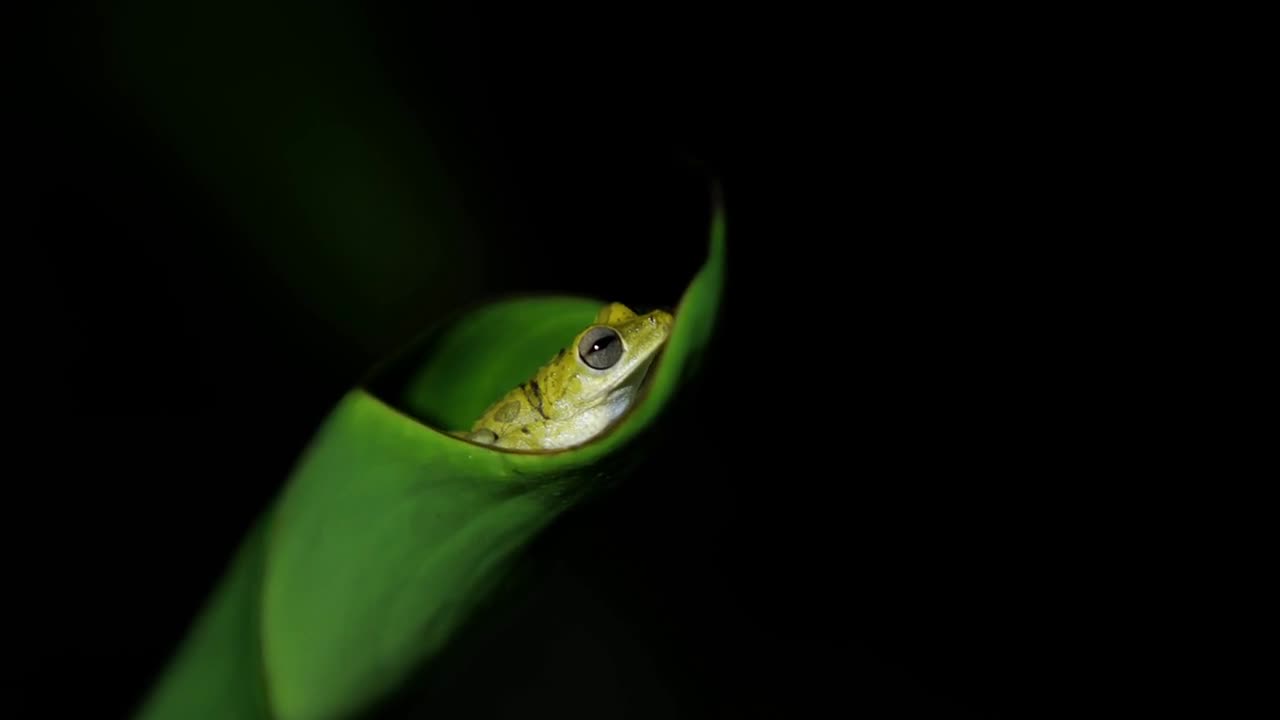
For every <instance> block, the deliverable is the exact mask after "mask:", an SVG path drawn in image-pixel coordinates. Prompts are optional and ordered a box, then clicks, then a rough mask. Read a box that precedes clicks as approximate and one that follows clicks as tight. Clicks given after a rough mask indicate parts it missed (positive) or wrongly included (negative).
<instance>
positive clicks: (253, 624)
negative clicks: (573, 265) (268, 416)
mask: <svg viewBox="0 0 1280 720" xmlns="http://www.w3.org/2000/svg"><path fill="white" fill-rule="evenodd" d="M723 222H724V221H723V217H722V215H721V214H720V213H719V212H717V214H716V215H715V217H714V220H713V226H712V232H711V238H710V244H709V250H710V252H709V254H708V257H707V260H706V262H705V264H704V265H703V266H702V268H701V269H700V270H699V272H698V273H697V275H696V276H695V277H694V278H693V280H692V282H691V283H690V284H689V286H688V287H687V289H686V291H685V293H684V295H683V296H682V297H681V298H680V300H679V303H678V305H677V306H676V307H675V308H674V310H675V318H676V320H675V324H674V326H673V328H672V335H671V338H670V340H669V341H668V345H667V347H666V349H665V350H664V351H663V353H662V355H661V356H660V357H659V359H658V360H657V361H656V363H655V365H654V366H653V369H652V370H651V373H650V378H649V380H648V382H647V386H646V388H645V390H644V391H643V392H642V394H641V396H640V398H639V399H638V401H637V402H636V403H635V405H633V407H632V408H631V410H630V411H629V412H628V413H627V414H626V415H624V416H623V417H622V418H621V420H620V421H619V422H618V423H617V424H616V425H615V426H614V427H612V428H611V429H610V430H608V431H606V433H604V434H603V435H601V436H599V437H597V438H596V439H594V440H593V441H591V442H588V443H586V444H583V445H579V446H577V447H573V448H569V449H566V450H561V451H556V452H545V453H533V452H513V451H503V450H498V449H493V448H488V447H484V446H481V445H477V444H474V443H470V442H467V441H465V440H462V439H460V438H458V437H454V436H452V435H450V434H449V432H448V431H449V430H457V429H462V428H465V427H466V425H467V424H468V423H469V422H470V421H471V420H472V419H474V417H475V416H476V415H477V414H478V413H479V412H480V411H482V410H483V409H484V407H485V406H486V405H487V404H488V403H489V402H491V401H492V400H493V399H494V398H495V397H498V396H499V395H501V393H502V392H505V391H506V390H507V389H509V388H510V387H512V386H513V385H515V384H516V383H518V382H520V381H521V380H522V379H524V378H526V377H527V376H528V375H529V373H531V372H532V370H533V369H535V368H536V367H538V366H539V365H541V364H542V363H543V362H545V361H546V360H547V358H548V357H550V356H551V355H553V354H554V353H555V351H556V350H557V349H559V348H560V347H562V346H563V345H564V343H565V341H566V338H571V337H572V336H573V335H574V334H575V333H576V332H577V331H578V330H580V329H581V328H582V327H583V326H585V325H587V324H588V323H589V322H590V321H591V318H592V317H593V315H594V313H595V312H596V310H597V309H598V308H599V306H600V304H601V303H602V302H603V300H597V299H587V298H572V297H549V298H517V299H513V300H507V301H504V302H500V303H495V304H492V305H488V306H485V307H481V308H479V309H476V310H474V311H472V312H469V313H466V314H464V315H463V316H461V317H459V318H457V319H455V320H454V321H453V322H450V323H448V324H447V325H445V326H442V327H441V328H439V329H438V330H437V331H436V332H434V333H432V334H431V335H430V337H429V338H428V341H427V343H426V344H425V348H426V349H425V351H424V352H423V353H421V354H420V355H415V356H413V362H412V363H410V367H409V368H408V369H407V371H405V372H402V373H400V374H399V375H398V376H397V379H396V381H395V382H391V383H385V382H380V381H378V380H377V379H374V380H371V382H369V383H367V384H365V385H364V386H361V387H358V388H355V389H353V390H352V391H351V392H349V393H348V394H347V395H346V396H345V397H343V398H342V399H341V401H340V402H339V403H338V404H337V406H336V407H335V408H334V410H333V411H332V413H331V414H330V415H329V417H328V418H327V419H326V420H325V421H324V423H323V425H322V426H321V427H320V428H319V430H318V431H317V433H316V435H315V437H314V439H313V440H312V442H311V443H310V445H309V447H308V448H307V449H306V451H305V453H304V454H303V456H302V457H301V458H300V460H299V463H298V465H297V466H296V468H295V470H294V472H293V474H292V475H291V477H290V478H289V481H288V483H287V485H286V486H285V489H284V491H283V493H282V494H281V496H280V497H279V498H278V501H277V503H276V505H275V506H274V507H273V509H272V512H271V513H270V515H269V516H268V518H269V519H267V520H264V526H263V527H262V528H260V530H259V532H258V533H256V534H255V536H254V538H253V539H251V540H250V541H249V543H248V544H247V545H246V548H245V550H244V551H243V554H242V557H241V559H240V561H239V563H238V564H237V565H236V567H235V568H234V569H233V570H232V571H231V574H230V575H229V576H228V578H227V579H226V581H225V583H224V585H223V586H222V588H221V590H220V591H219V594H218V595H217V597H216V599H215V601H214V605H212V606H211V608H212V609H211V610H210V611H209V614H208V615H206V619H205V620H204V621H203V624H201V625H200V626H198V627H197V629H196V630H195V631H194V633H193V635H192V636H191V637H190V638H189V639H188V643H187V646H186V647H184V648H183V649H182V651H181V654H180V656H179V657H181V658H183V660H181V661H180V662H179V663H178V664H175V665H174V666H172V668H171V670H170V671H169V673H168V674H167V675H166V676H164V677H163V678H162V679H161V683H160V684H159V686H158V688H157V692H156V694H155V695H154V696H153V698H152V703H151V704H149V705H148V706H147V707H146V708H145V712H144V713H143V716H144V717H148V718H167V717H196V716H201V715H202V714H207V715H210V716H213V715H217V716H221V715H222V714H223V712H225V711H232V712H233V714H235V715H236V716H243V717H255V716H258V715H255V712H257V711H256V710H255V711H254V712H250V711H249V710H248V709H246V708H259V709H262V708H265V712H266V716H269V717H275V718H283V719H286V720H303V719H307V720H310V719H313V718H340V717H349V716H351V715H352V714H355V713H358V712H361V711H364V710H367V709H368V708H370V707H371V706H373V705H375V704H376V703H377V702H379V700H380V699H382V698H384V697H386V696H387V695H388V694H389V693H391V692H393V691H394V689H395V688H396V687H397V686H399V685H400V684H402V683H403V682H404V681H405V680H406V679H407V678H408V677H409V676H410V675H411V674H412V672H413V671H414V670H415V669H416V668H418V667H420V666H421V665H422V664H423V663H424V662H426V661H427V660H429V659H430V658H431V657H432V656H433V655H435V654H436V653H438V652H439V651H440V650H441V649H442V648H444V647H445V646H446V645H447V643H448V642H449V641H450V639H451V638H452V637H453V636H454V635H455V633H456V632H457V630H458V629H459V628H460V627H461V626H462V625H463V624H464V623H465V622H466V621H467V619H468V617H469V615H470V613H471V611H472V610H473V609H474V608H475V607H476V606H477V604H478V603H479V602H481V601H482V600H483V599H484V597H485V596H486V593H488V592H489V591H491V590H492V589H493V588H494V586H495V584H496V583H498V582H499V581H501V579H502V578H503V577H504V573H505V572H506V571H507V570H508V569H509V567H510V564H511V562H512V561H513V559H515V558H516V557H517V555H518V552H519V551H520V549H521V548H522V547H524V546H525V545H526V544H527V543H528V542H529V540H530V539H532V538H533V537H534V536H535V535H536V534H537V533H538V532H539V531H540V530H541V529H543V528H544V527H546V526H547V524H548V523H550V522H552V521H553V520H554V519H555V518H556V517H557V516H558V515H559V514H560V513H561V512H563V511H564V510H565V509H567V508H568V507H571V506H572V505H573V503H574V502H575V501H576V500H577V499H579V498H581V497H583V496H584V495H585V494H586V493H588V492H590V491H592V490H593V489H595V488H596V487H597V486H598V485H599V484H600V483H602V482H604V481H606V480H608V479H609V478H611V477H618V476H620V474H622V473H625V471H626V469H627V467H628V466H629V464H630V462H631V460H633V459H634V458H635V457H636V456H637V454H638V453H645V452H660V451H661V445H660V444H658V443H657V442H655V441H654V437H655V433H653V432H651V431H660V429H661V425H662V423H661V422H660V421H661V418H662V417H663V414H664V412H666V411H667V409H668V408H669V406H670V405H671V402H672V400H673V399H674V398H675V396H676V395H677V393H678V392H679V391H680V388H681V387H682V385H684V383H686V382H687V381H688V380H689V379H690V378H691V375H692V373H694V372H696V371H697V369H698V365H699V359H700V357H701V354H702V352H703V350H704V349H705V347H706V346H707V344H708V343H709V342H710V340H711V335H712V331H713V329H714V326H715V320H716V317H717V313H718V310H719V305H720V300H721V295H722V292H723V285H724V273H725V269H724V252H725V249H724V224H723ZM493 338H501V339H502V345H501V348H500V351H498V352H495V351H494V348H493V344H492V343H493ZM657 434H660V433H657ZM215 636H217V637H221V638H222V640H221V641H220V642H222V644H221V645H219V644H217V643H215V642H214V641H213V640H210V639H209V638H211V637H215ZM250 669H253V670H254V671H255V672H251V671H250ZM250 678H252V682H250ZM227 685H234V686H235V687H236V688H237V690H236V691H235V692H233V691H231V689H230V688H229V687H226V686H227ZM202 688H203V689H204V690H210V689H212V688H219V689H220V693H212V692H201V691H200V690H201V689H202ZM213 695H218V696H217V697H216V698H214V697H212V696H213ZM254 698H265V701H264V702H263V703H261V704H259V705H255V704H254V702H255V701H254V700H253V699H254Z"/></svg>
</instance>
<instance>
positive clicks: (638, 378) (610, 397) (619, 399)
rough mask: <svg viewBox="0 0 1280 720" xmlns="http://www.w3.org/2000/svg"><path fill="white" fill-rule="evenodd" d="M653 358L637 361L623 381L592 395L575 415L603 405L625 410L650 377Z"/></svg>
mask: <svg viewBox="0 0 1280 720" xmlns="http://www.w3.org/2000/svg"><path fill="white" fill-rule="evenodd" d="M653 358H654V356H653V355H650V356H649V357H648V358H645V360H644V361H643V362H640V363H637V364H636V366H635V367H634V368H632V369H631V371H630V372H628V373H627V376H626V378H624V379H623V380H622V382H620V383H617V384H615V385H613V386H611V387H609V388H607V389H605V390H603V391H601V392H600V393H598V394H596V395H595V396H593V397H591V398H590V399H589V400H588V401H587V402H585V403H583V405H582V407H581V409H579V410H578V412H576V413H574V415H579V414H581V413H583V412H587V411H589V410H591V409H592V408H598V407H600V406H602V405H612V406H615V407H616V408H617V409H618V411H619V412H620V411H622V410H625V409H626V408H627V407H629V406H630V405H631V403H632V402H634V401H635V398H636V396H637V395H639V393H640V387H641V386H642V385H643V384H644V381H645V380H647V379H648V377H649V369H650V368H651V367H653ZM571 417H572V416H571Z"/></svg>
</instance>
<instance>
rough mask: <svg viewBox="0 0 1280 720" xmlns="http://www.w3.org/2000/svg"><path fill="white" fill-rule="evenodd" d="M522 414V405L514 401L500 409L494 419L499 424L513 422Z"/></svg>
mask: <svg viewBox="0 0 1280 720" xmlns="http://www.w3.org/2000/svg"><path fill="white" fill-rule="evenodd" d="M519 412H520V403H518V402H516V401H515V400H512V401H511V402H509V403H507V404H506V405H503V406H502V407H500V408H498V412H497V413H495V414H494V419H496V420H497V421H498V422H511V421H512V420H515V419H516V415H517V414H518V413H519Z"/></svg>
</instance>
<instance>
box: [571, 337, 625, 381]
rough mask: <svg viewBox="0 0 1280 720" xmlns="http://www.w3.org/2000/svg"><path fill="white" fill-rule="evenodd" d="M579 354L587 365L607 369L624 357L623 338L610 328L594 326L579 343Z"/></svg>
mask: <svg viewBox="0 0 1280 720" xmlns="http://www.w3.org/2000/svg"><path fill="white" fill-rule="evenodd" d="M578 356H579V357H581V358H582V362H584V363H586V364H587V367H591V368H595V369H596V370H607V369H609V368H611V367H613V366H614V365H616V364H617V363H618V361H619V360H621V359H622V338H620V337H618V333H616V332H614V331H613V330H612V329H610V328H607V327H598V328H592V329H591V330H590V332H588V333H587V334H586V335H583V336H582V342H580V343H578Z"/></svg>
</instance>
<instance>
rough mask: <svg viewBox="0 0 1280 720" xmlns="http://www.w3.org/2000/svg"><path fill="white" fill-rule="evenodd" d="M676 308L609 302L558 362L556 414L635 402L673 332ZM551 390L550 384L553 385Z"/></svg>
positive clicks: (556, 371)
mask: <svg viewBox="0 0 1280 720" xmlns="http://www.w3.org/2000/svg"><path fill="white" fill-rule="evenodd" d="M673 321H674V318H673V317H672V316H671V313H668V312H666V311H663V310H654V311H653V312H649V313H646V314H644V315H637V314H636V313H635V312H633V311H632V310H631V309H630V308H628V307H627V306H625V305H622V304H621V303H610V304H608V305H605V306H604V307H603V308H601V309H600V312H598V313H597V314H596V320H595V323H593V324H592V325H590V326H589V327H587V328H586V329H585V330H583V331H582V332H581V333H579V334H578V336H577V337H576V338H574V342H573V344H572V345H570V346H569V347H568V348H566V349H565V350H566V351H565V352H563V353H561V355H560V358H559V359H558V361H557V362H555V363H553V366H552V367H553V368H554V372H553V376H554V377H553V378H548V379H549V380H552V382H554V383H555V384H556V385H557V386H558V387H556V388H554V390H559V391H560V392H554V391H553V392H552V393H549V395H553V396H554V399H553V403H554V405H555V406H556V408H555V410H556V414H557V415H561V416H565V415H573V414H576V413H578V412H581V411H582V410H585V409H587V408H592V407H597V406H600V405H603V404H606V403H609V404H617V405H619V407H618V408H617V409H618V410H621V409H623V408H624V407H625V406H626V405H629V404H630V401H631V399H632V398H633V397H634V395H635V391H636V390H637V389H638V388H639V387H640V384H641V383H642V382H643V381H644V379H645V376H646V375H647V374H648V371H649V366H650V365H651V364H652V363H653V359H654V358H655V357H656V356H657V354H658V351H659V350H661V349H662V347H663V346H664V345H665V344H666V342H667V338H668V337H669V336H670V335H671V326H672V323H673ZM548 389H549V390H550V389H551V388H548Z"/></svg>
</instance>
